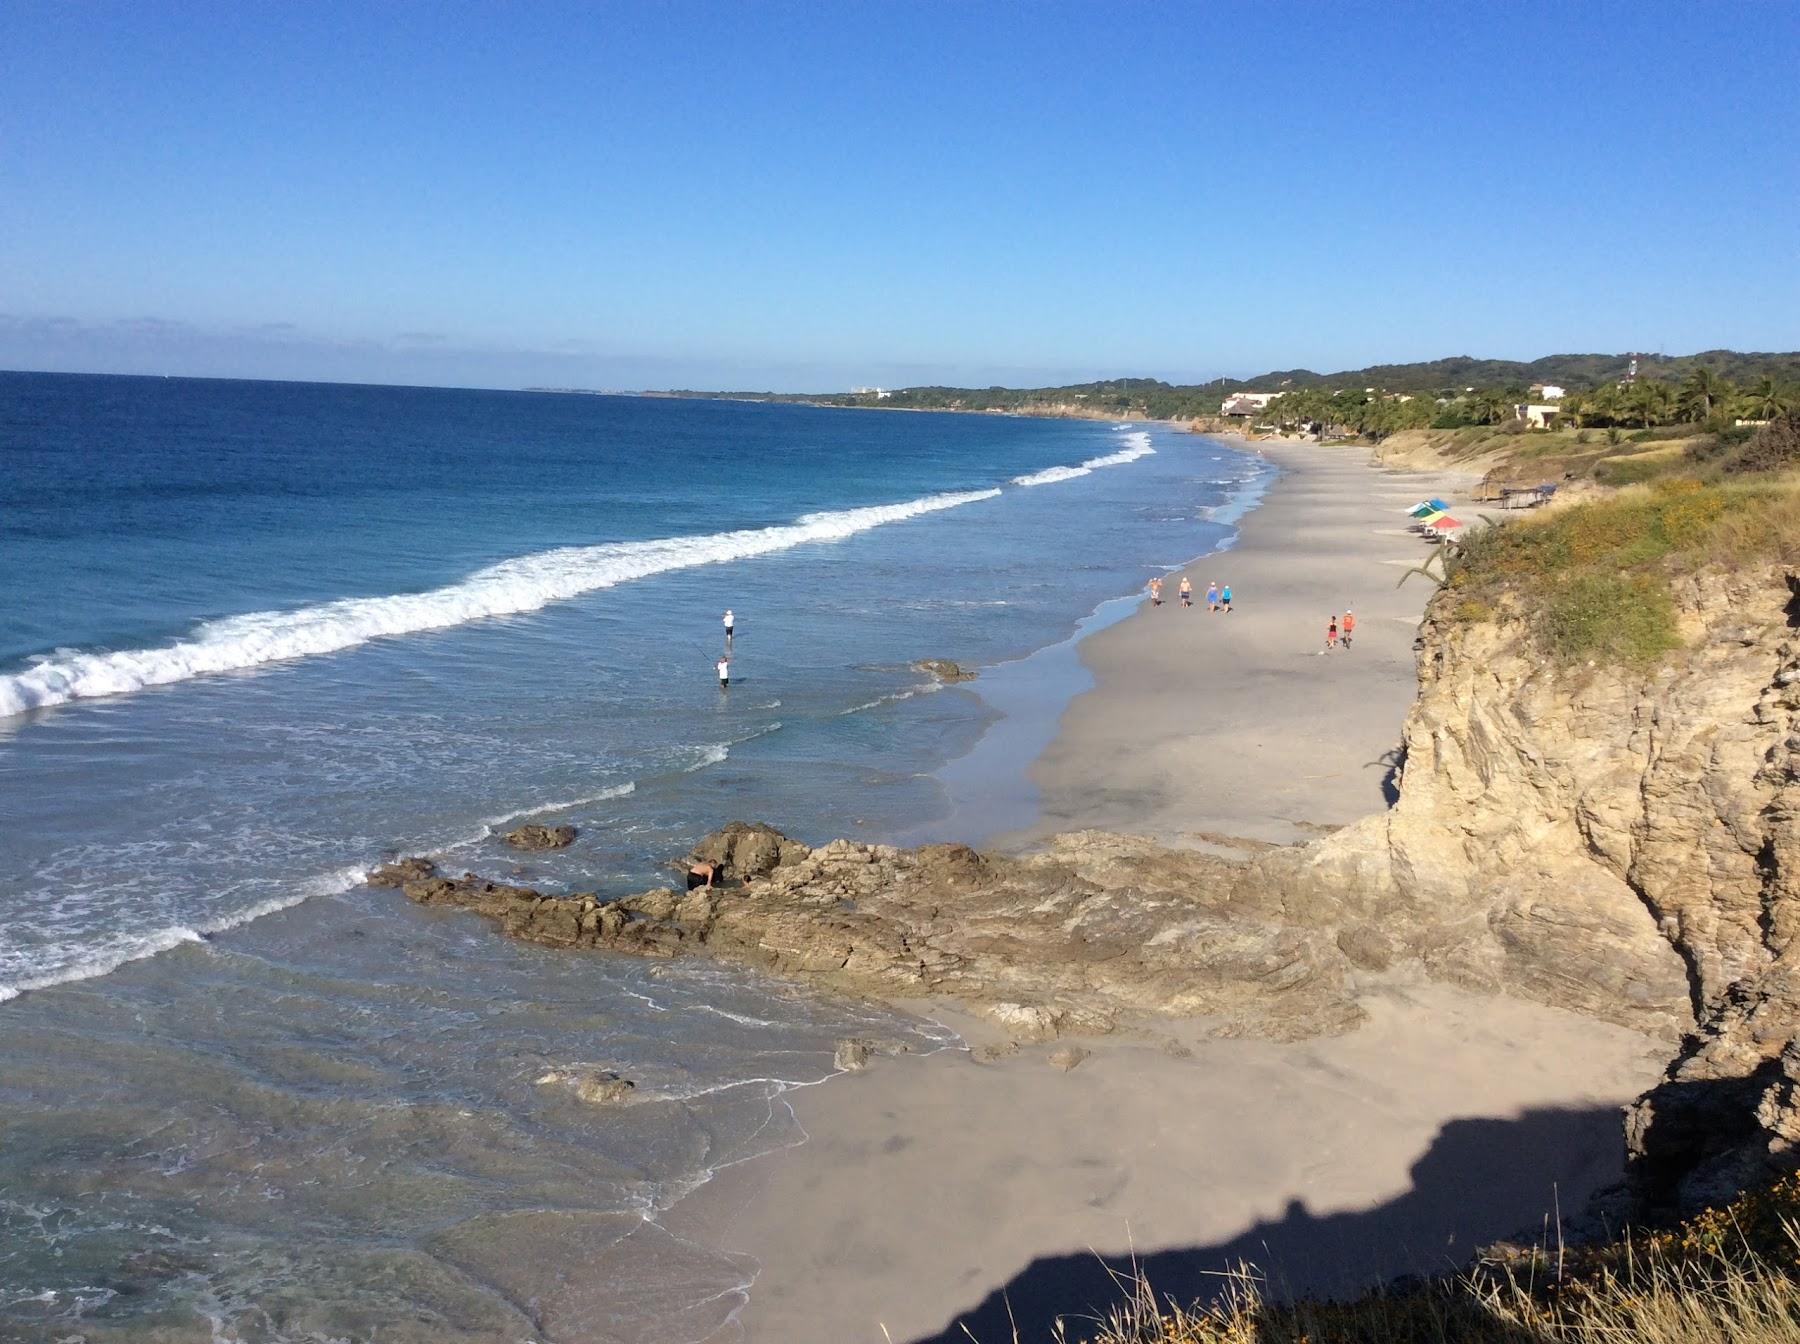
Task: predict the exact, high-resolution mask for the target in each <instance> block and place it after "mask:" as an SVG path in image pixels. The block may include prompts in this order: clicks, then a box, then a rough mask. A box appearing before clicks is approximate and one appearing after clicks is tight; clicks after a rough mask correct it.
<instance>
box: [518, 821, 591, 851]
mask: <svg viewBox="0 0 1800 1344" xmlns="http://www.w3.org/2000/svg"><path fill="white" fill-rule="evenodd" d="M500 838H501V839H502V840H504V841H506V843H507V844H509V845H511V846H512V847H513V848H514V849H566V848H568V847H569V846H570V845H572V844H574V843H575V828H574V827H573V826H520V827H518V828H517V829H516V830H511V831H507V832H506V833H505V834H503V835H502V836H501V837H500Z"/></svg>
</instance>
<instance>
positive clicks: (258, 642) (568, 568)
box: [0, 445, 1150, 718]
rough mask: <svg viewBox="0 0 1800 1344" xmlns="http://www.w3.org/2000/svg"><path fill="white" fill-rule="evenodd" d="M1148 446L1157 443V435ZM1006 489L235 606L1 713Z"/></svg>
mask: <svg viewBox="0 0 1800 1344" xmlns="http://www.w3.org/2000/svg"><path fill="white" fill-rule="evenodd" d="M1144 451H1145V452H1148V451H1150V449H1149V447H1148V446H1147V445H1146V447H1145V448H1144ZM1115 456H1118V455H1117V454H1115ZM1096 460H1097V461H1098V460H1102V459H1096ZM999 493H1000V492H999V491H998V490H964V491H958V492H954V493H949V494H940V495H927V496H925V497H924V498H922V499H913V500H908V501H907V502H905V503H903V504H875V505H870V506H868V507H865V508H860V509H841V510H837V511H835V512H830V513H808V514H804V515H802V516H801V517H800V518H798V519H796V520H795V521H794V522H791V523H782V524H778V525H776V526H774V527H760V528H747V529H744V530H741V531H736V532H714V533H709V534H706V535H702V536H694V537H662V538H658V539H656V540H653V541H623V542H607V543H604V544H602V545H597V546H563V547H559V548H557V549H556V550H551V551H540V552H538V553H536V554H534V555H523V556H519V557H517V558H515V559H512V560H503V561H501V562H500V563H499V564H496V565H489V566H488V567H487V568H485V569H480V570H477V571H476V572H475V573H473V574H471V575H469V577H468V578H466V579H464V580H462V581H461V582H460V583H454V584H450V585H448V586H447V587H443V588H434V589H432V590H431V591H429V592H424V593H405V594H399V595H395V596H388V597H346V598H341V599H339V600H337V601H335V602H326V603H322V604H320V605H318V606H313V607H302V608H300V609H299V610H296V611H256V612H250V613H249V614H247V615H243V616H230V617H226V618H224V619H222V620H216V621H207V622H205V623H203V624H201V625H199V626H197V627H195V629H194V631H193V633H192V634H190V635H189V636H188V637H187V638H185V639H181V640H177V641H176V642H175V643H173V644H166V645H163V646H161V647H159V648H152V649H126V650H121V651H118V652H111V653H79V652H76V653H58V654H52V655H50V656H48V657H46V658H44V659H42V660H40V661H38V662H36V663H34V664H32V665H30V666H28V667H26V668H25V669H24V670H23V671H20V672H15V673H12V674H10V675H7V676H0V718H6V717H8V716H10V715H14V714H23V713H25V712H26V711H28V710H32V709H42V708H45V707H47V706H50V705H60V704H64V703H66V702H67V701H70V700H85V699H90V698H94V697H98V696H106V695H126V694H129V693H130V692H133V691H139V690H142V689H144V688H145V687H146V686H161V685H167V684H168V683H170V682H176V681H187V680H189V679H190V678H193V677H202V676H207V675H209V674H211V673H217V672H232V671H238V670H240V669H243V668H249V667H258V666H260V665H262V664H264V663H275V662H284V661H286V660H288V659H291V658H308V657H313V656H316V655H319V654H326V653H337V652H339V651H340V650H343V649H349V648H354V647H355V646H357V645H359V644H366V643H368V642H370V641H371V640H376V639H382V638H385V637H389V636H394V635H409V634H417V633H421V632H423V631H427V630H443V629H448V628H449V627H451V626H457V625H463V624H466V623H467V622H470V621H479V620H484V619H486V618H488V617H492V616H511V615H516V614H518V613H520V612H527V611H536V610H538V609H539V608H540V607H545V606H548V605H549V604H550V603H552V602H560V601H564V600H566V599H568V598H572V597H578V596H580V595H581V594H583V593H591V592H594V591H595V590H597V589H601V588H610V587H613V586H614V585H615V584H620V583H629V582H631V581H632V580H633V579H642V578H647V577H649V576H650V575H652V574H664V573H667V572H668V571H670V570H675V569H691V568H694V567H696V566H699V565H716V564H721V563H723V562H726V561H730V560H743V559H747V558H749V557H752V556H758V555H768V554H771V553H772V552H775V551H785V550H788V549H790V548H792V547H795V546H804V545H806V544H808V543H809V542H829V541H842V540H843V539H844V538H846V537H852V536H855V535H856V534H857V533H859V532H867V531H868V530H869V529H871V528H876V527H881V526H883V525H885V524H887V523H898V522H904V521H905V520H906V519H908V518H916V517H918V516H919V515H920V514H925V513H935V512H937V511H938V510H940V509H954V508H957V507H959V506H961V505H964V504H973V503H975V502H977V501H979V500H984V499H992V498H994V497H995V496H996V495H998V494H999Z"/></svg>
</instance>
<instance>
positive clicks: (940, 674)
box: [913, 658, 976, 681]
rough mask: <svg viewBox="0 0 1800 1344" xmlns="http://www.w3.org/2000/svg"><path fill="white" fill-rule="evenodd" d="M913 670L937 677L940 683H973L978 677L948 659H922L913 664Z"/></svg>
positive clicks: (971, 670) (968, 669) (969, 669)
mask: <svg viewBox="0 0 1800 1344" xmlns="http://www.w3.org/2000/svg"><path fill="white" fill-rule="evenodd" d="M913 670H914V671H916V672H923V673H925V674H926V675H927V676H932V677H936V678H937V679H938V680H939V681H973V680H975V675H976V674H975V672H974V671H973V669H971V668H966V667H964V666H963V665H962V664H961V663H957V662H952V661H951V660H950V659H948V658H921V659H919V661H918V662H916V663H914V664H913Z"/></svg>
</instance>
